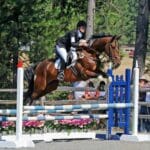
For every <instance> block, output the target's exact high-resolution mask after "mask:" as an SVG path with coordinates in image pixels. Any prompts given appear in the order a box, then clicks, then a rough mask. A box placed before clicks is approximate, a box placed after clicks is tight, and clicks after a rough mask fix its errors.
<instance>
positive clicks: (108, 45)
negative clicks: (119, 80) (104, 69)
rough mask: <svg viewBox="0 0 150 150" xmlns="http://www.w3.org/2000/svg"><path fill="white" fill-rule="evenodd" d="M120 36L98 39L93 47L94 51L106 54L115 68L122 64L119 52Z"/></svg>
mask: <svg viewBox="0 0 150 150" xmlns="http://www.w3.org/2000/svg"><path fill="white" fill-rule="evenodd" d="M119 38H120V36H103V37H100V38H97V39H96V40H95V41H94V42H93V44H92V45H91V48H92V49H95V50H96V51H98V52H99V55H101V53H102V52H105V54H106V55H107V56H109V59H110V60H111V61H112V62H113V64H114V67H117V66H119V65H120V63H121V58H120V52H119V44H118V40H119Z"/></svg>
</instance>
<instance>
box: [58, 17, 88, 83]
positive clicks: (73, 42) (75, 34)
mask: <svg viewBox="0 0 150 150" xmlns="http://www.w3.org/2000/svg"><path fill="white" fill-rule="evenodd" d="M85 33H86V22H85V21H83V20H80V21H79V22H78V23H77V28H76V29H75V30H73V31H70V32H68V33H66V34H65V35H64V36H63V37H61V38H59V39H58V40H57V42H56V55H57V56H58V57H59V58H60V59H61V64H60V69H59V70H58V75H57V79H58V80H60V81H63V80H64V69H65V67H66V64H67V56H68V52H69V51H71V53H72V56H73V59H72V62H75V61H76V60H77V54H76V48H77V47H78V46H88V45H87V43H86V41H85V40H84V38H85Z"/></svg>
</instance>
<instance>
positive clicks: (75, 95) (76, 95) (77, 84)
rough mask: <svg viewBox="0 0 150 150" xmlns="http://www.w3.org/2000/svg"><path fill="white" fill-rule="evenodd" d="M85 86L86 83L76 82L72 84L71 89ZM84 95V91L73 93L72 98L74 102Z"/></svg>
mask: <svg viewBox="0 0 150 150" xmlns="http://www.w3.org/2000/svg"><path fill="white" fill-rule="evenodd" d="M86 85H87V82H86V81H77V82H74V83H73V87H75V88H78V87H79V88H85V87H86ZM83 95H84V91H74V98H75V99H76V100H81V99H82V96H83Z"/></svg>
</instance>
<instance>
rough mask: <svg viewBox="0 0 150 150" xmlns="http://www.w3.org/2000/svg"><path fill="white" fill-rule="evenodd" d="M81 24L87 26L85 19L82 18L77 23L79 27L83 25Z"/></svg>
mask: <svg viewBox="0 0 150 150" xmlns="http://www.w3.org/2000/svg"><path fill="white" fill-rule="evenodd" d="M81 26H83V27H86V22H85V21H83V20H80V21H79V22H78V23H77V28H78V27H81Z"/></svg>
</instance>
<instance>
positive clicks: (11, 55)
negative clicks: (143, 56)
mask: <svg viewBox="0 0 150 150" xmlns="http://www.w3.org/2000/svg"><path fill="white" fill-rule="evenodd" d="M87 9H88V0H84V1H81V0H7V1H6V0H0V58H1V59H0V68H1V69H0V82H1V83H0V87H1V88H6V87H15V86H16V85H15V82H14V81H15V80H14V78H15V74H16V64H17V60H18V55H19V52H20V51H24V52H25V53H26V54H27V55H28V56H29V59H30V63H36V62H39V61H41V60H43V59H46V58H51V57H54V47H55V42H56V40H57V38H58V37H60V36H62V35H64V33H66V32H67V31H69V30H72V29H74V28H75V27H76V23H77V22H78V21H79V20H81V19H82V20H86V19H87ZM137 15H138V0H119V1H118V0H96V9H95V17H94V33H95V34H99V33H101V32H105V33H107V34H112V35H121V36H122V38H121V40H120V44H121V45H132V44H135V38H136V21H137ZM149 35H150V33H149ZM148 43H150V42H148ZM148 51H150V47H149V45H148ZM4 82H5V84H4Z"/></svg>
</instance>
